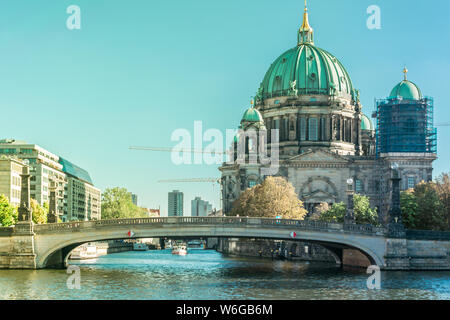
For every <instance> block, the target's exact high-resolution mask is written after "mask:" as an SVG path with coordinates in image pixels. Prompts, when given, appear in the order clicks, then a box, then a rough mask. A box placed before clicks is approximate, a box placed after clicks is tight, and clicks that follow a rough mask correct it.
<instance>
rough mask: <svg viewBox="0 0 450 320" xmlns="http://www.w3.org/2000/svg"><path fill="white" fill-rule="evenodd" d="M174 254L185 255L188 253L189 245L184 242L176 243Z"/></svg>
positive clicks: (173, 249)
mask: <svg viewBox="0 0 450 320" xmlns="http://www.w3.org/2000/svg"><path fill="white" fill-rule="evenodd" d="M172 254H177V255H180V256H185V255H187V247H186V245H184V244H177V245H174V246H173V248H172Z"/></svg>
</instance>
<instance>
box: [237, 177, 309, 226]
mask: <svg viewBox="0 0 450 320" xmlns="http://www.w3.org/2000/svg"><path fill="white" fill-rule="evenodd" d="M306 213H307V211H306V210H305V208H304V207H303V202H302V201H300V199H299V198H298V196H297V193H296V192H295V188H294V186H293V185H292V184H291V183H290V182H288V181H287V180H286V179H284V178H282V177H267V178H266V179H265V180H264V182H263V183H262V184H260V185H256V186H254V187H253V188H249V189H247V190H245V191H244V192H243V193H242V194H241V196H240V197H239V199H237V200H236V201H235V202H234V204H233V209H232V211H231V215H232V216H238V215H239V216H241V217H242V216H244V217H246V216H248V217H264V218H275V217H277V216H281V217H283V219H299V220H301V219H304V217H305V216H306Z"/></svg>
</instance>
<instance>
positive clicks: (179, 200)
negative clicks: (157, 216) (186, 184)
mask: <svg viewBox="0 0 450 320" xmlns="http://www.w3.org/2000/svg"><path fill="white" fill-rule="evenodd" d="M183 202H184V194H183V192H180V191H178V190H174V191H172V192H169V206H168V216H169V217H182V216H183Z"/></svg>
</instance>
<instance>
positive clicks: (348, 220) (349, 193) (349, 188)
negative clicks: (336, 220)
mask: <svg viewBox="0 0 450 320" xmlns="http://www.w3.org/2000/svg"><path fill="white" fill-rule="evenodd" d="M353 194H354V192H353V179H352V178H349V179H347V197H348V198H347V212H346V214H345V217H344V223H345V224H352V223H355V215H354V213H353Z"/></svg>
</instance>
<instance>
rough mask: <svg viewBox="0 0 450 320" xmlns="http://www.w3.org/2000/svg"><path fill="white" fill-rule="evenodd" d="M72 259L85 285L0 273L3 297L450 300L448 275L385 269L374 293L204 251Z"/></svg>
mask: <svg viewBox="0 0 450 320" xmlns="http://www.w3.org/2000/svg"><path fill="white" fill-rule="evenodd" d="M71 264H76V265H78V266H80V268H81V290H69V289H68V288H67V286H66V281H67V278H68V275H67V274H66V272H65V270H38V271H23V270H20V271H19V270H0V299H205V300H209V299H224V300H230V299H450V272H382V276H381V280H382V282H381V286H382V289H381V290H377V291H371V290H368V289H367V288H366V280H367V277H368V275H367V274H366V273H365V270H361V269H340V268H338V267H336V266H334V265H329V264H318V263H307V262H295V263H294V262H288V261H270V260H263V259H259V258H254V259H251V258H230V257H224V256H222V255H221V254H219V253H217V252H214V251H207V250H190V253H189V254H188V255H187V256H173V255H172V254H171V253H170V251H169V250H167V251H148V252H124V253H117V254H112V255H108V256H103V257H100V258H98V259H95V260H88V261H77V262H74V261H71Z"/></svg>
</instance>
